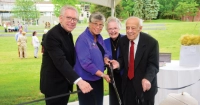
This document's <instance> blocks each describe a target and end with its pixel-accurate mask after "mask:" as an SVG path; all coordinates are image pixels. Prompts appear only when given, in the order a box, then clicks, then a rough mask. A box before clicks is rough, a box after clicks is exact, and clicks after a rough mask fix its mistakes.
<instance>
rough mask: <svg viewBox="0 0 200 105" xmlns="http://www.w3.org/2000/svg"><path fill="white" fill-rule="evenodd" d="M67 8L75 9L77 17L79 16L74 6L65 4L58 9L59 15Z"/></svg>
mask: <svg viewBox="0 0 200 105" xmlns="http://www.w3.org/2000/svg"><path fill="white" fill-rule="evenodd" d="M68 9H71V10H74V11H76V13H77V18H78V17H79V13H78V10H77V9H76V8H75V7H73V6H71V5H65V6H63V7H62V8H61V9H60V15H64V14H65V11H66V10H68Z"/></svg>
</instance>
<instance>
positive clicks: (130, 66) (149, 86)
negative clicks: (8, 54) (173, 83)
mask: <svg viewBox="0 0 200 105" xmlns="http://www.w3.org/2000/svg"><path fill="white" fill-rule="evenodd" d="M141 30H142V20H141V19H139V18H138V17H129V18H128V19H127V21H126V34H127V35H126V36H124V37H122V38H121V39H120V44H119V49H120V55H119V58H118V60H117V61H118V62H117V61H115V60H112V61H111V62H112V63H113V66H114V68H119V67H120V68H124V72H123V75H122V94H123V100H124V105H154V97H155V95H156V93H157V73H158V71H159V45H158V41H157V40H156V39H154V38H153V37H152V36H150V35H148V34H146V33H143V32H141Z"/></svg>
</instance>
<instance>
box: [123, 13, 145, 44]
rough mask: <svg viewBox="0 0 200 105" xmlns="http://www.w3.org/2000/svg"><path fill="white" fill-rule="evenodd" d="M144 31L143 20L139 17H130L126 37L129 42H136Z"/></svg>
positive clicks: (127, 21)
mask: <svg viewBox="0 0 200 105" xmlns="http://www.w3.org/2000/svg"><path fill="white" fill-rule="evenodd" d="M141 30H142V19H140V18H138V17H129V18H128V19H127V20H126V35H127V37H128V39H129V40H135V39H136V38H137V37H138V35H139V33H140V31H141Z"/></svg>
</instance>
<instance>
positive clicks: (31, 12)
mask: <svg viewBox="0 0 200 105" xmlns="http://www.w3.org/2000/svg"><path fill="white" fill-rule="evenodd" d="M12 13H13V14H14V17H16V18H21V19H23V20H25V21H30V20H32V19H33V20H34V19H38V18H39V17H40V12H39V11H38V10H37V8H36V5H35V3H34V1H32V0H16V2H15V5H14V7H13V10H12Z"/></svg>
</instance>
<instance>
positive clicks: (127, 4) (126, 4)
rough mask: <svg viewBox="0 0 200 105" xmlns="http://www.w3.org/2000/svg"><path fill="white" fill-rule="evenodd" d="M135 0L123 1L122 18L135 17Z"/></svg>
mask: <svg viewBox="0 0 200 105" xmlns="http://www.w3.org/2000/svg"><path fill="white" fill-rule="evenodd" d="M133 1H134V0H122V1H121V5H122V8H123V12H122V16H123V15H124V16H123V17H124V18H127V17H130V16H133V12H134V9H133V7H134V4H135V2H133Z"/></svg>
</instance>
